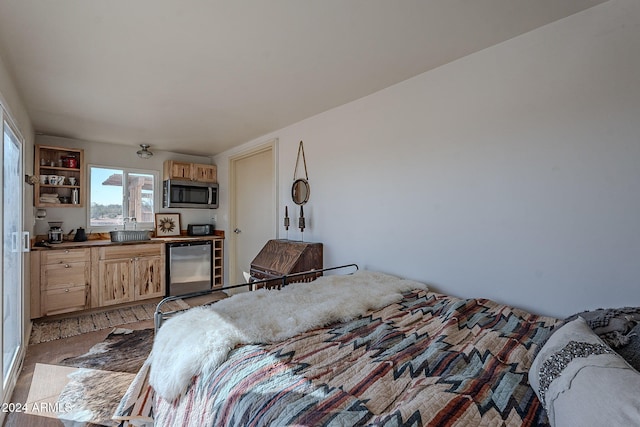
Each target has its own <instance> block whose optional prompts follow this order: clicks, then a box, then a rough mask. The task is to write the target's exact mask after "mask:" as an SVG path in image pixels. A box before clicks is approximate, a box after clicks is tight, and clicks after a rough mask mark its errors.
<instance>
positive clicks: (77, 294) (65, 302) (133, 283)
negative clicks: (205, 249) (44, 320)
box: [30, 236, 224, 319]
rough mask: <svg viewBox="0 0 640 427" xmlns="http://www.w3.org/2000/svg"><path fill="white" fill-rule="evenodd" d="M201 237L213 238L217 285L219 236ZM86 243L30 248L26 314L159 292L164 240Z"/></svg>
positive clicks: (160, 295) (157, 295) (220, 252)
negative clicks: (27, 310)
mask: <svg viewBox="0 0 640 427" xmlns="http://www.w3.org/2000/svg"><path fill="white" fill-rule="evenodd" d="M203 238H205V239H211V240H212V241H213V242H212V243H213V245H212V250H213V254H212V255H213V256H212V258H213V287H214V288H220V287H222V286H223V283H224V282H223V281H224V277H223V274H224V272H223V266H224V237H220V236H206V237H203ZM86 244H87V246H88V247H82V248H78V247H75V248H64V247H61V245H56V246H54V247H53V248H51V249H37V250H33V251H31V301H30V302H31V318H32V319H35V318H39V317H43V316H51V315H55V314H62V313H69V312H74V311H80V310H88V309H99V308H102V307H106V306H112V305H117V304H126V303H133V302H135V301H142V300H147V299H152V298H163V297H164V296H165V294H166V292H165V290H166V274H165V266H166V246H165V242H161V241H157V242H156V241H149V242H148V243H131V244H105V245H104V246H102V245H98V246H96V245H93V244H92V243H91V242H87V243H86ZM62 245H66V243H63V244H62ZM79 245H83V243H80V244H79ZM89 246H91V247H89Z"/></svg>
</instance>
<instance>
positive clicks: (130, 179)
mask: <svg viewBox="0 0 640 427" xmlns="http://www.w3.org/2000/svg"><path fill="white" fill-rule="evenodd" d="M127 200H128V201H129V209H128V211H129V212H128V214H127V215H126V216H128V217H129V218H136V220H137V221H138V222H153V220H154V217H153V175H149V174H143V173H127Z"/></svg>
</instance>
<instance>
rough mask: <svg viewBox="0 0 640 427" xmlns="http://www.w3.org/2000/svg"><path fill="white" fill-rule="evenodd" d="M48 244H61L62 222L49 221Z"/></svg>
mask: <svg viewBox="0 0 640 427" xmlns="http://www.w3.org/2000/svg"><path fill="white" fill-rule="evenodd" d="M49 243H62V221H49Z"/></svg>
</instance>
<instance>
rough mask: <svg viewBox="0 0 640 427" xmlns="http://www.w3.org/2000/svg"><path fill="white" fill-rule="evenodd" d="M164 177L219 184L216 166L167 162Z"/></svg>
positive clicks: (174, 161)
mask: <svg viewBox="0 0 640 427" xmlns="http://www.w3.org/2000/svg"><path fill="white" fill-rule="evenodd" d="M163 166H164V167H163V169H164V171H163V175H164V178H163V179H165V180H167V179H182V180H189V181H198V182H213V183H215V182H218V175H217V168H216V166H215V165H205V164H200V163H188V162H180V161H177V160H167V161H165V162H164V165H163Z"/></svg>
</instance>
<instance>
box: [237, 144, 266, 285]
mask: <svg viewBox="0 0 640 427" xmlns="http://www.w3.org/2000/svg"><path fill="white" fill-rule="evenodd" d="M274 159H275V141H272V142H270V143H268V144H266V145H263V146H261V147H258V148H256V149H254V150H251V151H250V152H248V153H244V154H241V155H238V156H234V157H232V158H231V159H230V173H231V195H230V196H231V197H230V199H231V209H230V210H231V218H232V221H231V230H232V233H231V244H232V247H233V249H232V250H231V251H230V252H231V259H230V260H229V266H230V274H229V281H230V284H236V283H242V282H244V281H245V280H244V277H243V274H242V273H243V272H245V271H246V272H248V271H249V269H250V266H251V261H253V259H254V258H255V256H256V255H257V254H258V252H259V251H260V249H262V247H263V246H264V244H265V243H266V242H267V240H269V239H273V238H274V237H275V235H276V229H277V225H276V181H275V160H274Z"/></svg>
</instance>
